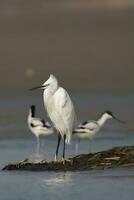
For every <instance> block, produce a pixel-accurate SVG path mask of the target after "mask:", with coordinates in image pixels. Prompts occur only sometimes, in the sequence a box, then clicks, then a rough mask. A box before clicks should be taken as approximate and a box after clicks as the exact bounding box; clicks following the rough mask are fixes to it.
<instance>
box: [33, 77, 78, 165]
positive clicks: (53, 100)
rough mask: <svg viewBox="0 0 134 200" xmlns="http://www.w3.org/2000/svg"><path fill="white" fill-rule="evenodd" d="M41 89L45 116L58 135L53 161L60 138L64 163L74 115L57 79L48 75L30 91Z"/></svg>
mask: <svg viewBox="0 0 134 200" xmlns="http://www.w3.org/2000/svg"><path fill="white" fill-rule="evenodd" d="M35 89H43V90H44V91H43V100H44V106H45V109H46V111H47V114H48V116H49V118H50V120H51V122H52V123H53V125H54V127H55V129H56V131H57V133H58V143H57V148H56V153H55V161H57V158H58V151H59V145H60V141H61V138H62V139H63V154H62V160H63V163H65V144H70V142H71V138H72V131H73V130H74V127H75V125H76V113H75V109H74V105H73V103H72V100H71V98H70V96H69V94H68V92H67V91H66V90H65V89H64V88H63V87H60V86H59V83H58V80H57V78H56V77H55V76H54V75H52V74H50V76H49V78H48V80H47V81H45V82H44V83H43V84H42V85H41V86H37V87H34V88H31V90H35Z"/></svg>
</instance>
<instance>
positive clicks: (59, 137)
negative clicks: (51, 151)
mask: <svg viewBox="0 0 134 200" xmlns="http://www.w3.org/2000/svg"><path fill="white" fill-rule="evenodd" d="M60 141H61V135H60V133H58V143H57V148H56V153H55V161H57V157H58V151H59V146H60Z"/></svg>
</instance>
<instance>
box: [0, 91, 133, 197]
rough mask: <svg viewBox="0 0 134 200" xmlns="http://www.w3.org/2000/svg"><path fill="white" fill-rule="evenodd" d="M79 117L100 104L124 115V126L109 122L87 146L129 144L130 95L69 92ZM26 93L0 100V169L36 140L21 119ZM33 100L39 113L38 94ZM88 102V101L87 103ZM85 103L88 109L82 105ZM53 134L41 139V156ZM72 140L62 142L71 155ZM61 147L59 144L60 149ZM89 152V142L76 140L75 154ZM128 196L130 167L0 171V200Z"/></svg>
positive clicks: (26, 153)
mask: <svg viewBox="0 0 134 200" xmlns="http://www.w3.org/2000/svg"><path fill="white" fill-rule="evenodd" d="M73 99H74V103H75V106H76V110H77V114H78V116H79V120H80V119H81V120H85V119H97V118H98V116H99V114H100V112H102V111H103V110H105V109H108V108H109V109H110V110H112V111H113V112H114V113H115V114H116V115H117V116H118V117H120V118H122V119H124V120H129V124H127V125H125V126H124V125H118V123H116V122H114V121H109V123H107V125H106V126H105V128H104V129H102V130H101V132H100V133H99V134H98V135H97V137H96V138H95V139H94V141H93V142H92V151H93V152H95V151H99V150H103V149H107V148H111V147H113V146H121V145H133V144H134V134H133V114H134V106H133V102H134V97H133V96H128V97H119V96H114V97H111V96H99V97H96V96H92V97H89V96H83V95H76V96H74V98H73ZM32 100H33V99H32V98H31V97H29V98H23V99H15V100H11V101H9V100H5V101H4V100H3V101H1V102H0V109H1V114H0V117H1V126H0V168H2V167H3V166H4V165H5V164H7V163H10V162H14V161H17V160H21V159H24V158H29V157H31V156H33V155H34V152H35V146H36V140H35V138H34V136H33V135H32V134H31V133H30V132H29V130H28V128H27V124H26V116H27V109H28V106H29V105H30V102H32ZM33 103H34V104H36V105H37V106H38V107H39V115H40V116H41V115H42V114H43V111H44V110H43V107H40V105H41V99H38V98H37V97H35V98H34V100H33ZM90 103H91V105H92V106H91V105H90ZM87 107H88V108H89V109H88V110H87ZM55 140H56V135H55V136H53V137H50V138H46V139H44V138H41V153H42V156H43V158H45V159H47V160H51V159H53V158H54V151H55V147H56V141H55ZM75 143H76V140H73V141H72V144H71V145H70V146H68V147H67V156H72V155H74V145H75ZM60 150H62V149H60ZM88 151H89V142H87V141H82V142H81V143H80V149H79V152H80V153H86V152H88ZM133 196H134V170H133V169H131V170H130V169H129V170H127V169H126V170H124V169H115V170H106V171H91V172H57V173H56V172H7V171H0V200H23V199H24V200H37V199H38V200H40V199H46V200H49V199H50V200H51V199H52V200H53V199H56V200H60V199H62V200H63V199H74V200H75V199H77V200H80V199H95V200H115V199H118V200H119V199H121V200H132V199H133Z"/></svg>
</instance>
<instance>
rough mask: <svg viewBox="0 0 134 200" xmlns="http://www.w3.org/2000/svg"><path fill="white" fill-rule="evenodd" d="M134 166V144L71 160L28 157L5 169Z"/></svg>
mask: <svg viewBox="0 0 134 200" xmlns="http://www.w3.org/2000/svg"><path fill="white" fill-rule="evenodd" d="M119 167H120V168H132V167H133V168H134V146H125V147H114V148H112V149H108V150H106V151H101V152H97V153H92V154H83V155H78V156H75V157H73V158H70V159H69V161H68V160H67V161H65V163H64V164H63V162H62V161H57V162H54V161H51V162H46V161H42V162H40V163H32V162H29V160H28V159H25V160H23V161H20V162H17V163H14V164H9V165H7V166H5V167H4V168H3V170H29V171H83V170H98V169H99V170H104V169H109V168H119Z"/></svg>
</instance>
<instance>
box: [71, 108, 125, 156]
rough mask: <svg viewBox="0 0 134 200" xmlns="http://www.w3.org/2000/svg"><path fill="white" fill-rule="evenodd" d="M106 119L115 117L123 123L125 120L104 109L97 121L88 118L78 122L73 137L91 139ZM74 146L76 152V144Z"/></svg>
mask: <svg viewBox="0 0 134 200" xmlns="http://www.w3.org/2000/svg"><path fill="white" fill-rule="evenodd" d="M108 119H115V120H117V121H118V122H120V123H125V121H122V120H119V119H118V118H116V117H115V116H114V115H113V114H112V112H111V111H105V112H103V113H102V114H101V117H100V118H99V119H98V121H94V120H89V121H85V122H83V123H80V125H79V126H78V128H76V129H75V130H74V131H73V135H74V137H76V138H78V139H79V140H81V139H89V140H91V139H93V138H94V137H95V135H96V134H97V133H98V132H99V130H100V129H101V127H103V126H104V124H105V123H106V121H107V120H108ZM76 147H77V150H76V152H77V151H78V144H77V146H76ZM77 153H78V152H77Z"/></svg>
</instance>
